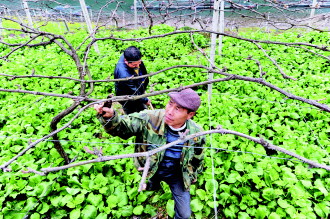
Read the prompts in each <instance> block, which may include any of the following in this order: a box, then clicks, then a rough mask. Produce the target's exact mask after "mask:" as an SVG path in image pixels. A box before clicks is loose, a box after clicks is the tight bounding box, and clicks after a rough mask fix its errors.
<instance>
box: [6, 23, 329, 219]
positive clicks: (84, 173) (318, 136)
mask: <svg viewBox="0 0 330 219" xmlns="http://www.w3.org/2000/svg"><path fill="white" fill-rule="evenodd" d="M5 25H10V24H7V23H4V26H5ZM56 27H57V26H56V25H55V26H53V27H52V26H51V25H49V26H46V27H43V28H45V31H51V32H56V30H55V28H56ZM72 30H74V32H71V33H68V34H67V35H65V37H67V38H68V40H69V41H70V42H71V43H72V44H73V45H74V46H75V47H77V46H78V45H80V43H81V42H82V41H83V39H84V38H85V37H86V36H87V33H86V31H85V30H79V29H74V26H72ZM173 30H174V28H172V27H169V26H166V25H159V26H155V27H153V29H152V34H154V35H158V34H164V33H168V32H171V31H173ZM110 34H112V35H113V36H115V37H118V38H124V39H126V38H131V37H136V38H139V37H145V36H149V34H148V30H145V29H138V30H130V31H128V30H117V31H113V30H105V29H104V30H102V31H101V32H100V33H98V35H97V37H106V36H110ZM239 34H240V35H242V36H243V37H248V38H253V39H259V40H260V39H264V40H276V41H283V42H308V43H315V44H318V45H328V46H329V45H330V43H329V40H326V39H329V37H328V35H327V33H317V32H304V31H301V30H300V31H297V32H294V31H291V32H283V33H281V32H273V33H267V34H265V33H264V32H261V31H246V32H242V33H239ZM326 36H327V38H326ZM5 40H7V41H8V42H11V43H15V42H16V43H17V42H22V41H24V40H26V39H24V38H23V39H22V38H20V37H17V36H16V37H12V38H8V39H5ZM194 41H195V43H196V44H197V45H198V46H199V47H200V48H202V49H204V50H205V51H209V49H210V48H209V46H210V40H209V36H208V35H207V34H194ZM87 42H88V41H87ZM129 45H136V46H138V47H139V48H141V51H142V53H143V55H144V57H143V59H144V61H145V64H146V66H147V69H148V71H149V72H156V71H159V70H161V69H164V68H167V67H170V66H174V65H184V64H186V65H207V60H206V58H205V57H203V56H202V55H201V54H200V53H199V51H198V50H197V49H196V48H195V47H194V45H193V44H192V43H191V40H190V35H189V34H179V35H172V36H167V37H164V38H156V39H152V40H144V41H138V42H134V41H118V40H104V41H98V46H99V49H100V54H96V53H95V52H94V51H93V50H91V54H90V57H89V59H88V64H89V69H90V71H91V75H92V77H93V79H95V80H98V79H106V78H113V74H112V73H113V70H114V67H115V64H116V62H117V60H118V58H119V56H120V54H121V52H122V51H123V50H124V49H125V48H126V47H127V46H129ZM223 46H224V47H223V54H222V55H221V56H217V57H216V59H215V61H216V63H217V66H219V67H220V68H226V69H227V70H226V71H227V72H228V73H231V74H237V75H243V76H247V77H260V70H259V68H258V66H257V64H256V62H255V61H253V60H249V59H247V58H248V57H252V58H253V59H256V60H259V61H260V63H261V64H262V66H263V71H264V72H265V73H266V74H265V75H264V79H265V80H267V81H268V82H270V83H273V84H274V85H276V86H278V87H279V88H281V89H284V90H286V91H288V92H291V93H292V94H295V95H299V96H302V97H304V98H310V99H316V100H320V101H321V102H322V103H324V104H328V105H329V104H330V100H329V98H328V97H329V93H330V90H329V87H330V86H329V77H327V76H329V73H330V67H329V66H330V65H329V62H328V61H327V60H324V59H322V58H320V56H316V55H313V54H310V53H308V52H306V50H304V49H302V48H296V47H286V46H279V45H266V44H262V46H263V47H264V49H265V51H266V52H267V53H268V55H270V56H271V57H273V58H274V59H276V60H277V61H278V63H279V65H280V66H281V68H282V69H283V71H284V72H285V74H287V75H289V76H291V77H294V78H297V80H296V81H293V80H288V79H283V77H282V75H281V73H280V72H279V70H278V69H277V68H276V67H275V66H274V65H273V63H272V62H271V61H270V60H269V59H268V58H266V57H265V56H264V54H263V52H261V51H260V50H258V49H257V47H256V46H255V45H254V44H251V43H248V42H244V41H241V40H237V39H235V38H229V37H225V38H224V43H223ZM9 50H10V48H8V47H6V46H4V45H1V46H0V56H3V55H4V54H6V52H8V51H9ZM83 52H84V51H83V50H82V51H79V55H80V56H81V57H82V55H83ZM320 53H321V54H322V55H325V56H329V53H326V52H320ZM99 57H102V58H99ZM306 60H308V61H306ZM0 65H1V71H2V72H1V73H4V74H9V75H29V74H31V71H32V69H34V71H35V74H36V75H46V76H54V75H56V76H65V77H73V78H79V75H77V71H76V67H75V65H74V62H73V61H72V60H71V59H70V57H68V56H67V55H66V54H65V53H63V52H61V51H60V50H59V48H58V47H57V46H55V45H49V46H46V47H37V48H23V49H22V50H19V51H18V52H16V53H14V55H12V56H10V62H5V61H0ZM214 77H215V78H220V77H223V76H221V75H214ZM207 78H208V74H207V73H205V70H201V69H198V68H176V69H172V70H169V71H166V72H163V73H160V74H158V75H155V76H152V77H151V78H150V81H151V83H150V84H152V87H151V89H150V91H149V92H151V90H154V91H159V90H162V89H167V88H175V87H179V86H182V85H189V84H192V83H197V82H201V81H204V80H206V79H207ZM0 80H1V81H0V82H1V88H5V89H22V90H31V91H40V92H48V93H58V94H68V93H70V94H72V95H79V91H80V90H79V89H80V84H79V83H78V82H74V81H70V80H62V79H61V80H60V79H42V78H26V79H14V80H9V79H8V78H7V77H0ZM109 90H110V91H111V90H113V84H112V83H110V82H109V83H96V84H95V90H94V92H93V93H92V94H91V97H93V98H104V97H106V96H107V93H108V92H109ZM196 90H197V91H198V92H199V94H200V95H201V97H202V106H201V108H200V110H199V111H198V114H197V115H196V116H195V118H194V120H195V121H196V122H197V123H199V124H200V125H201V126H203V128H204V129H205V130H208V129H209V128H211V127H214V128H215V127H216V126H217V125H221V126H222V127H223V128H225V129H230V130H234V131H238V132H241V133H244V134H246V135H250V136H252V137H258V136H262V137H263V138H264V139H267V140H268V141H270V142H272V143H273V144H275V145H278V146H280V147H283V148H285V149H287V150H290V151H292V152H295V153H297V154H299V155H301V156H304V157H306V158H308V159H311V160H313V161H315V162H319V163H322V164H327V165H329V157H330V156H329V153H330V147H329V145H330V144H329V143H330V140H329V136H330V119H329V118H330V117H329V114H328V113H326V112H322V111H320V110H319V109H316V108H315V107H312V106H310V105H308V104H305V103H302V102H299V101H294V100H290V99H287V97H286V96H284V95H282V94H280V93H278V92H275V91H273V90H271V89H270V88H266V87H264V86H262V85H260V84H257V83H252V82H246V81H238V80H235V81H234V80H233V81H228V82H219V83H215V84H213V90H212V91H213V95H212V97H211V100H210V102H209V99H208V98H209V97H208V95H207V85H203V86H199V87H197V88H196ZM112 92H113V91H112ZM326 98H327V99H326ZM151 99H152V101H153V104H154V106H155V107H156V108H163V107H164V106H165V104H166V102H167V100H168V97H167V96H166V95H158V96H154V97H151ZM70 104H72V100H70V99H63V98H56V97H43V96H37V95H31V94H21V93H10V92H0V108H1V111H0V114H1V115H0V142H1V149H0V165H1V164H3V163H5V162H6V161H8V160H9V159H11V158H12V157H14V156H15V155H16V154H17V153H19V152H20V151H21V150H22V149H24V148H26V147H27V145H28V144H29V142H33V141H35V140H36V139H39V138H41V137H43V136H44V135H46V134H48V133H49V131H50V128H49V124H50V121H51V120H52V118H53V117H54V116H55V115H57V114H58V113H59V112H61V111H63V110H64V109H66V108H67V107H68V106H70ZM76 112H77V111H75V112H74V113H76ZM71 118H72V115H69V116H67V117H65V118H64V119H63V121H61V123H60V124H59V125H58V126H59V127H60V126H61V125H64V124H65V123H66V122H68V121H69V120H70V119H71ZM58 135H59V138H60V139H61V144H62V146H63V148H64V149H65V151H66V152H67V153H68V156H69V158H70V159H75V160H76V162H78V161H83V160H88V159H94V158H95V156H93V155H91V154H88V153H85V152H84V149H83V148H84V147H85V146H87V147H89V148H93V147H102V148H103V153H104V155H116V154H125V153H133V152H134V144H133V143H134V139H133V138H131V139H128V140H121V139H119V138H117V137H111V136H108V135H107V134H106V133H104V131H103V129H102V127H101V126H100V125H99V123H98V121H97V119H96V118H95V112H94V110H93V109H87V110H86V111H85V112H83V113H82V114H81V115H80V116H79V117H78V118H77V119H76V120H75V121H74V122H73V123H72V124H71V125H70V127H69V128H67V129H65V130H63V131H62V132H60V133H59V134H58ZM49 140H51V139H49ZM207 140H208V143H207V145H206V147H208V148H207V149H206V157H205V168H204V172H203V174H201V175H200V176H199V179H198V181H197V183H196V184H194V185H193V186H192V187H191V194H192V201H191V207H192V211H193V217H194V218H212V217H214V214H215V212H214V206H216V207H217V209H218V211H217V212H216V214H218V216H219V217H224V218H272V219H276V218H306V219H307V218H308V219H309V218H327V217H329V215H330V195H329V192H330V189H329V186H328V185H329V184H330V180H329V179H330V177H329V172H327V171H326V170H323V169H316V168H310V167H309V166H308V165H307V164H305V163H302V162H300V161H297V160H296V159H294V158H292V157H290V156H288V155H285V154H282V153H278V152H276V151H271V150H268V149H265V148H264V147H262V146H261V145H257V144H255V143H253V142H251V141H249V140H246V139H243V138H240V137H237V136H233V135H219V134H215V135H211V136H207ZM211 148H213V149H211ZM63 164H64V162H63V159H62V158H61V157H60V155H59V154H58V152H57V151H56V149H55V148H54V145H53V142H52V141H45V142H42V143H39V144H38V145H37V146H36V147H35V148H34V149H31V150H29V151H28V152H27V154H25V155H23V156H21V157H20V158H18V159H17V161H15V162H14V163H13V164H11V165H10V166H9V167H10V168H11V169H12V171H11V172H1V173H0V209H2V210H1V211H0V218H24V217H26V216H30V218H32V219H38V218H56V219H57V218H72V219H74V218H84V219H85V218H86V219H87V218H131V217H132V216H133V215H139V216H141V217H142V218H150V217H152V216H155V215H157V214H159V215H170V216H173V214H174V212H173V204H174V203H173V200H172V199H171V193H170V190H169V188H168V186H166V185H165V184H164V185H163V189H162V190H161V191H158V192H141V193H139V192H138V191H137V189H138V186H139V182H140V180H141V173H140V172H138V171H137V170H135V168H134V165H133V160H132V159H121V160H114V161H109V162H103V163H94V164H88V165H84V166H79V167H75V168H70V169H67V170H63V171H59V172H54V173H49V174H48V175H47V176H39V175H36V174H34V173H28V174H27V173H22V172H21V171H22V170H26V168H27V167H30V168H32V169H36V170H40V169H41V168H45V167H51V166H53V167H54V166H61V165H63Z"/></svg>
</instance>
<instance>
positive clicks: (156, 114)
mask: <svg viewBox="0 0 330 219" xmlns="http://www.w3.org/2000/svg"><path fill="white" fill-rule="evenodd" d="M129 115H130V116H132V117H139V118H141V117H143V118H146V117H148V118H161V119H162V118H163V117H164V115H165V110H164V109H156V110H147V109H145V110H143V111H140V112H137V113H132V114H129Z"/></svg>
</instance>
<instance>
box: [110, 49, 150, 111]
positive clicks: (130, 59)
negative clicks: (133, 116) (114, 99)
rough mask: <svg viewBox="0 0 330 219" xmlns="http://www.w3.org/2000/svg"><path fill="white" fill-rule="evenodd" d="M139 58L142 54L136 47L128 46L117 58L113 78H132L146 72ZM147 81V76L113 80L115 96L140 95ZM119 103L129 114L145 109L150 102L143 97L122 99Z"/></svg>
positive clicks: (144, 89) (143, 91)
mask: <svg viewBox="0 0 330 219" xmlns="http://www.w3.org/2000/svg"><path fill="white" fill-rule="evenodd" d="M141 58H142V54H141V52H140V50H139V49H138V48H136V47H135V46H130V47H128V48H127V49H126V50H125V51H124V53H123V54H122V55H121V57H120V58H119V61H118V63H117V65H116V68H115V71H114V78H115V79H120V78H132V77H137V76H141V75H146V74H148V73H147V70H146V67H145V66H144V64H143V61H142V60H141ZM148 83H149V79H148V78H141V79H136V80H126V81H117V82H115V91H116V96H121V95H142V94H144V93H145V91H146V89H147V86H148ZM120 104H121V105H122V107H123V110H124V111H125V113H126V114H130V113H134V112H140V111H142V110H144V109H147V106H148V105H151V102H150V100H149V99H148V98H146V97H145V98H141V99H138V100H129V101H122V102H120Z"/></svg>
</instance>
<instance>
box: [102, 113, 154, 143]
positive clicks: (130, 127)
mask: <svg viewBox="0 0 330 219" xmlns="http://www.w3.org/2000/svg"><path fill="white" fill-rule="evenodd" d="M97 118H98V120H99V121H100V123H101V124H102V126H103V127H104V130H105V131H106V132H107V133H108V134H110V135H112V136H118V137H120V138H122V139H128V138H130V137H132V136H136V135H138V134H141V135H142V132H143V128H144V127H146V124H147V123H148V115H147V114H146V113H133V114H130V115H121V116H119V115H118V113H117V112H116V111H115V115H114V116H113V117H112V118H110V119H108V120H106V119H104V118H103V117H102V116H101V115H97Z"/></svg>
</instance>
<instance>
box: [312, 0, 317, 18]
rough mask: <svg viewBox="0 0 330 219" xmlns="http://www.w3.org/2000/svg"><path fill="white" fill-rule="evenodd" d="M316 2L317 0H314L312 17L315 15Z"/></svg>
mask: <svg viewBox="0 0 330 219" xmlns="http://www.w3.org/2000/svg"><path fill="white" fill-rule="evenodd" d="M316 4H317V0H313V3H312V9H311V15H310V18H313V17H314V15H315V7H316Z"/></svg>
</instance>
